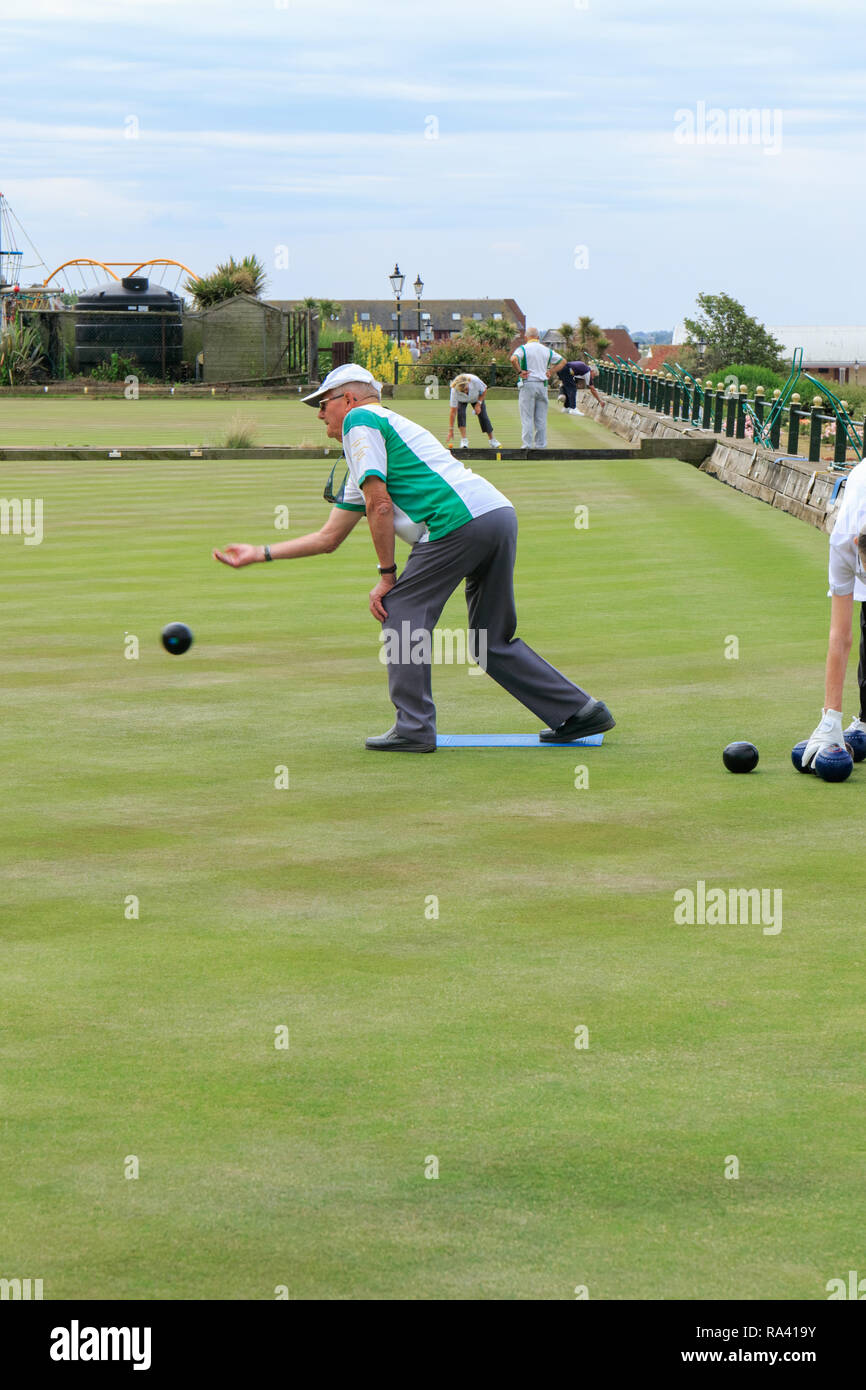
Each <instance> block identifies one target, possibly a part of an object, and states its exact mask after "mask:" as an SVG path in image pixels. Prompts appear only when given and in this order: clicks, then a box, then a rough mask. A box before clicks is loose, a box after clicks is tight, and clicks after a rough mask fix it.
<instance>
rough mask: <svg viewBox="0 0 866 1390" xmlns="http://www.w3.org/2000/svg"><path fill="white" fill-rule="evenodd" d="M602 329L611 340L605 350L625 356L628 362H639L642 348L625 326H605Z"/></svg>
mask: <svg viewBox="0 0 866 1390" xmlns="http://www.w3.org/2000/svg"><path fill="white" fill-rule="evenodd" d="M601 331H602V333H603V334H604V336H605V337H606V338H608V339H609V340H610V341H609V344H608V346H607V347H606V348H605V352H615V353H616V355H617V357H624V358H625V360H626V362H637V360H638V358H639V357H640V353H641V350H640V348H639V347H638V345H637V343H636V342H635V341H634V339H633V338H632V336H631V334H630V333H628V332H626V330H625V329H624V328H603V329H602V330H601Z"/></svg>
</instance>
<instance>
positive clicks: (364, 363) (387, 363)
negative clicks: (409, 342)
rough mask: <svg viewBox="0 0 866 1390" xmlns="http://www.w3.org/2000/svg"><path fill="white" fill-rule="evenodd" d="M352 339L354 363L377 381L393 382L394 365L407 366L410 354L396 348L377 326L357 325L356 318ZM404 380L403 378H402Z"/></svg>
mask: <svg viewBox="0 0 866 1390" xmlns="http://www.w3.org/2000/svg"><path fill="white" fill-rule="evenodd" d="M352 338H353V339H354V343H355V362H356V363H358V365H359V366H361V367H366V368H367V371H368V372H372V373H373V376H374V377H375V378H376V380H377V381H382V382H386V383H387V382H393V380H394V363H395V362H397V363H399V364H400V365H401V366H409V365H410V364H411V362H412V354H411V353H410V351H409V349H408V347H399V348H398V347H397V344H396V343H395V342H394V340H393V338H391V337H389V336H388V334H387V333H386V332H385V330H384V328H380V327H379V325H378V324H370V326H369V327H368V326H367V325H366V324H363V323H359V322H358V319H357V317H356V318H355V322H354V323H353V324H352ZM404 380H405V376H404Z"/></svg>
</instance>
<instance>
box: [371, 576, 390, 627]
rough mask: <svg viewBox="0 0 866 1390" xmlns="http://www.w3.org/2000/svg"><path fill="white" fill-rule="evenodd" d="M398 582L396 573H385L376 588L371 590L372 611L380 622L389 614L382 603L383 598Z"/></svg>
mask: <svg viewBox="0 0 866 1390" xmlns="http://www.w3.org/2000/svg"><path fill="white" fill-rule="evenodd" d="M396 583H397V576H396V574H383V575H382V576H381V577H380V579H379V583H378V584H377V585H376V587H375V589H371V590H370V612H371V613H372V614H373V617H374V618H378V620H379V622H380V623H384V621H385V619H386V618H387V616H388V613H387V610H386V609H385V608H384V607H383V605H382V599H383V598H384V597H385V595H386V594H387V592H388V590H389V589H393V587H394V585H395V584H396Z"/></svg>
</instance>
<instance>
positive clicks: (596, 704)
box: [538, 700, 616, 743]
mask: <svg viewBox="0 0 866 1390" xmlns="http://www.w3.org/2000/svg"><path fill="white" fill-rule="evenodd" d="M615 724H616V720H615V719H614V717H613V715H612V714H611V712H610V710H609V709H608V707H607V705H606V704H605V703H604V700H590V702H589V704H588V705H584V707H583V709H580V710H578V712H577V714H573V715H572V716H571V718H570V719H566V721H565V723H564V724H560V725H559V727H558V728H556V729H542V731H541V733H540V734H539V735H538V737H539V738H540V739H541V742H542V743H573V742H574V740H575V739H576V738H586V737H587V736H588V735H589V734H603V733H604V732H605V731H606V730H607V729H612V728H613V727H614V725H615Z"/></svg>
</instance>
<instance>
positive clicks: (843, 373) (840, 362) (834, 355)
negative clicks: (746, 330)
mask: <svg viewBox="0 0 866 1390" xmlns="http://www.w3.org/2000/svg"><path fill="white" fill-rule="evenodd" d="M767 332H768V333H772V335H773V337H774V338H776V339H777V340H778V342H780V343H781V344H782V347H783V349H784V353H783V356H784V357H785V359H786V360H787V361H788V362H790V361H791V358H792V357H793V355H794V349H795V348H798V347H801V348H802V349H803V369H804V371H807V372H813V373H814V374H815V376H825V377H827V379H828V381H838V382H841V383H843V384H844V383H845V382H848V381H853V382H859V381H860V380H861V376H860V374H861V372H862V373H863V379H866V328H811V327H809V328H804V327H799V328H798V327H794V328H790V327H784V328H768V329H767Z"/></svg>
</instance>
